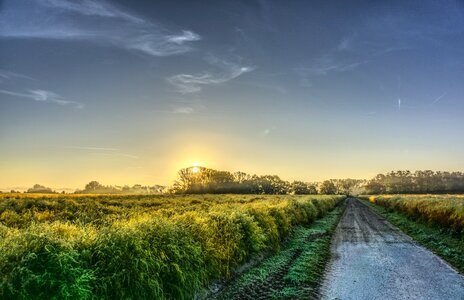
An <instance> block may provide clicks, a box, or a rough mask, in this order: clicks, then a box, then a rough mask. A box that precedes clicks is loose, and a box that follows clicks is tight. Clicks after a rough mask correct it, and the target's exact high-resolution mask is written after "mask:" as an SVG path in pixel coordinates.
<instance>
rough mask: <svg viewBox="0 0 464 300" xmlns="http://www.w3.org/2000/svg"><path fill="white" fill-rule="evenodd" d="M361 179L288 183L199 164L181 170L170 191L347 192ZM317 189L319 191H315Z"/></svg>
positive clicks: (244, 192) (278, 178)
mask: <svg viewBox="0 0 464 300" xmlns="http://www.w3.org/2000/svg"><path fill="white" fill-rule="evenodd" d="M362 182H363V181H362V180H355V179H338V180H335V179H332V180H326V181H324V182H322V183H321V184H319V185H318V184H317V183H309V182H303V181H293V182H288V181H284V180H282V179H280V177H279V176H277V175H263V176H258V175H249V174H246V173H244V172H235V173H231V172H228V171H218V170H214V169H208V168H203V167H190V168H184V169H181V170H180V171H179V173H178V176H177V180H176V181H175V183H174V185H173V186H172V188H171V189H170V190H169V192H171V193H177V194H204V193H208V194H223V193H233V194H267V195H286V194H288V195H310V194H317V193H318V192H319V193H320V194H325V195H334V194H343V195H347V194H350V193H351V191H352V189H353V188H355V187H359V186H360V184H361V183H362ZM318 190H319V191H318Z"/></svg>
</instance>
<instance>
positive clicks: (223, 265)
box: [0, 194, 344, 299]
mask: <svg viewBox="0 0 464 300" xmlns="http://www.w3.org/2000/svg"><path fill="white" fill-rule="evenodd" d="M342 199H344V197H342V196H313V195H311V196H257V195H192V196H164V195H163V196H134V195H131V196H124V195H117V196H108V195H28V194H0V278H1V280H0V298H5V299H10V298H13V299H24V298H34V299H51V298H60V299H61V298H69V299H77V298H79V299H89V298H98V299H123V298H124V299H130V298H131V299H182V298H192V297H193V296H194V294H195V293H196V292H197V291H198V290H200V289H201V288H202V287H205V286H207V285H208V284H209V283H210V282H211V281H212V280H214V279H220V278H228V277H230V276H231V275H232V274H233V273H234V270H235V268H236V267H237V266H239V265H241V264H243V263H244V262H246V261H247V260H248V259H250V258H251V257H253V256H254V255H256V254H259V253H262V252H263V251H276V250H278V249H279V247H280V245H281V242H282V241H283V240H284V238H285V237H287V236H288V234H289V233H290V232H291V231H292V229H293V228H294V227H295V226H299V225H305V224H309V223H311V222H313V221H314V220H315V219H317V218H319V217H321V216H323V215H325V214H326V213H327V212H328V211H329V210H331V209H332V208H333V207H334V206H335V205H336V204H337V203H338V202H339V201H341V200H342Z"/></svg>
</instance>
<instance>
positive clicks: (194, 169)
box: [192, 166, 200, 173]
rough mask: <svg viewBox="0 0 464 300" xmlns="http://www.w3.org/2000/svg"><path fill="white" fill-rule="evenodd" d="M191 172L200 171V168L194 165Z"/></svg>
mask: <svg viewBox="0 0 464 300" xmlns="http://www.w3.org/2000/svg"><path fill="white" fill-rule="evenodd" d="M192 172H193V173H198V172H200V168H199V167H197V166H195V167H193V168H192Z"/></svg>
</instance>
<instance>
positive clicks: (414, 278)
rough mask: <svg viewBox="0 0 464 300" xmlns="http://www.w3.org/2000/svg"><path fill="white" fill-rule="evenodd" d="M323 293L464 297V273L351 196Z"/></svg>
mask: <svg viewBox="0 0 464 300" xmlns="http://www.w3.org/2000/svg"><path fill="white" fill-rule="evenodd" d="M347 201H348V204H347V208H346V210H345V214H344V215H343V217H342V219H341V220H340V223H339V224H338V226H337V229H336V233H335V236H334V240H333V243H332V249H331V252H332V259H331V261H330V262H329V265H328V269H327V273H326V275H325V278H324V281H323V283H322V287H321V293H322V299H343V300H345V299H356V300H360V299H369V300H372V299H440V300H441V299H445V300H452V299H460V300H463V299H464V277H463V276H462V275H460V274H458V273H457V272H456V271H455V270H454V269H452V268H451V267H450V266H449V265H448V264H446V263H445V262H444V261H443V260H442V259H440V258H439V257H437V256H436V255H435V254H433V253H432V252H430V251H429V250H426V249H425V248H423V247H421V246H419V245H417V244H416V243H415V242H413V241H412V240H411V238H410V237H408V236H407V235H405V234H403V233H402V232H401V231H399V230H398V229H396V228H395V227H393V226H392V225H390V223H388V222H387V221H386V220H385V219H384V218H383V217H381V216H379V215H377V214H376V213H374V212H373V211H372V210H371V209H370V208H369V207H368V206H366V205H364V204H363V203H361V202H360V200H358V199H355V198H351V199H348V200H347Z"/></svg>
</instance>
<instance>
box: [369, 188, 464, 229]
mask: <svg viewBox="0 0 464 300" xmlns="http://www.w3.org/2000/svg"><path fill="white" fill-rule="evenodd" d="M369 200H370V201H371V202H373V203H375V204H378V205H381V206H383V207H385V208H386V209H389V210H393V211H397V212H400V213H402V214H405V215H406V216H408V217H409V218H411V219H413V220H419V221H422V222H424V223H427V224H430V225H434V226H439V227H441V228H444V229H447V230H450V231H453V232H455V233H458V234H462V233H464V196H458V195H450V196H446V195H400V196H371V197H369Z"/></svg>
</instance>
